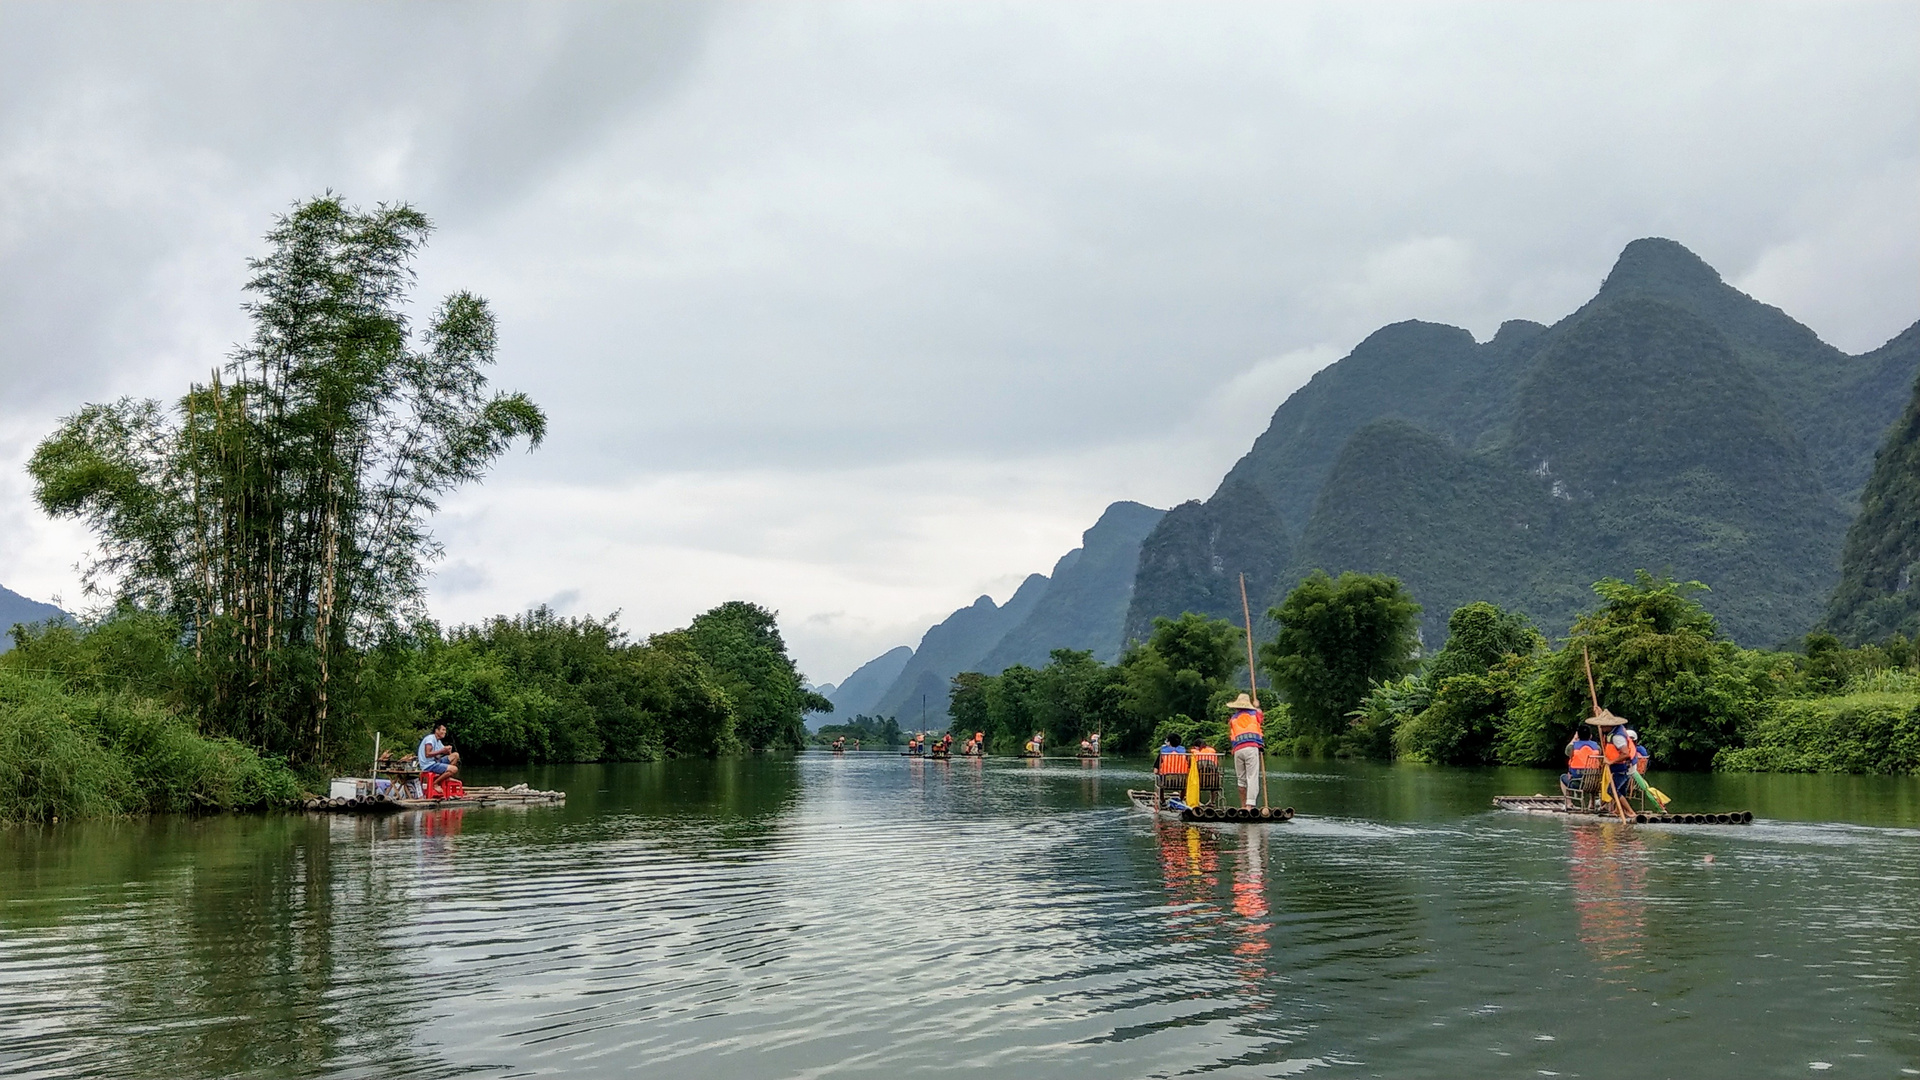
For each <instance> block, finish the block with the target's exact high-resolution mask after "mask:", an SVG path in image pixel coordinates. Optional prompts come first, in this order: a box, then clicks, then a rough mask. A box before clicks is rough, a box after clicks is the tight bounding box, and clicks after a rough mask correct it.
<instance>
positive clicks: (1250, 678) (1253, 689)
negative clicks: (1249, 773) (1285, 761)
mask: <svg viewBox="0 0 1920 1080" xmlns="http://www.w3.org/2000/svg"><path fill="white" fill-rule="evenodd" d="M1240 618H1241V620H1242V621H1243V622H1244V623H1245V624H1246V627H1247V691H1248V694H1249V696H1251V697H1252V698H1253V707H1254V708H1256V709H1257V708H1259V707H1260V680H1259V679H1258V678H1257V677H1256V675H1255V674H1254V670H1255V669H1254V666H1253V611H1252V609H1250V608H1249V607H1247V575H1245V574H1241V575H1240ZM1228 745H1229V746H1231V745H1232V744H1231V743H1229V744H1228ZM1260 805H1261V806H1262V807H1264V806H1266V805H1267V731H1266V725H1264V724H1262V725H1261V727H1260Z"/></svg>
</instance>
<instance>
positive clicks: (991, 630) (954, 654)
mask: <svg viewBox="0 0 1920 1080" xmlns="http://www.w3.org/2000/svg"><path fill="white" fill-rule="evenodd" d="M1047 584H1048V582H1047V578H1046V575H1044V574H1029V575H1027V580H1025V581H1023V582H1021V583H1020V587H1019V588H1018V589H1015V590H1014V593H1013V595H1012V596H1010V597H1008V598H1007V602H1006V603H1005V604H999V605H996V604H995V603H994V602H993V597H991V596H982V597H980V598H979V599H978V600H975V601H974V602H973V604H972V605H971V606H969V607H963V608H961V609H960V610H959V611H956V612H954V613H953V614H951V615H949V616H947V617H946V618H945V619H944V620H942V621H941V622H940V623H938V624H937V625H935V626H934V627H932V628H931V629H929V630H928V631H927V632H926V634H925V635H924V636H922V637H921V639H920V647H919V648H917V649H915V650H914V651H913V656H912V658H910V659H909V660H908V661H907V662H906V664H905V665H904V666H903V667H902V669H901V671H900V674H899V675H896V676H895V677H894V680H893V683H892V685H891V686H889V687H888V688H887V692H886V693H884V694H882V695H880V699H879V700H878V701H876V702H875V703H874V705H873V711H874V714H875V715H877V716H894V717H899V718H900V721H901V723H902V724H903V725H905V724H906V723H907V720H908V718H909V717H918V716H919V715H920V711H921V699H922V698H926V699H927V701H928V703H929V707H930V708H931V709H932V710H933V715H934V716H935V718H936V719H937V718H940V717H944V716H945V715H946V712H945V702H946V700H947V680H948V679H951V678H953V676H954V674H955V673H957V672H961V671H967V670H970V669H971V668H973V667H974V666H975V665H977V664H979V663H980V660H981V658H982V657H984V656H986V655H987V653H988V651H990V650H991V649H992V648H993V647H994V646H995V645H997V644H999V643H1000V639H1001V638H1003V637H1005V636H1006V633H1007V631H1009V630H1011V629H1013V628H1014V627H1015V626H1018V625H1019V624H1020V621H1021V620H1022V619H1025V618H1026V617H1027V615H1028V613H1029V612H1031V611H1032V610H1033V608H1034V605H1035V604H1038V603H1039V602H1040V597H1041V594H1043V593H1045V592H1046V591H1047Z"/></svg>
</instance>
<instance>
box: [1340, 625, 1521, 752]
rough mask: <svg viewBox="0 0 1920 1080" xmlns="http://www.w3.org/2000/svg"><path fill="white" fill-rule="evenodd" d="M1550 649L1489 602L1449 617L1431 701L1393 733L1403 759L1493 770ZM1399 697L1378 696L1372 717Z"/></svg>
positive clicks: (1433, 669)
mask: <svg viewBox="0 0 1920 1080" xmlns="http://www.w3.org/2000/svg"><path fill="white" fill-rule="evenodd" d="M1546 643H1547V642H1546V639H1545V638H1544V637H1542V636H1541V635H1540V632H1539V631H1538V630H1535V629H1534V628H1533V624H1532V623H1531V622H1530V621H1528V619H1527V617H1526V616H1524V615H1521V614H1519V613H1517V612H1508V611H1502V610H1500V609H1499V608H1498V607H1495V606H1494V605H1492V604H1489V603H1486V602H1485V601H1479V602H1476V603H1472V604H1467V605H1465V606H1463V607H1459V608H1455V609H1454V612H1453V614H1452V615H1450V616H1448V617H1447V643H1446V646H1445V647H1444V648H1442V649H1441V650H1440V651H1439V652H1438V653H1435V654H1434V656H1433V659H1431V660H1429V661H1428V662H1427V665H1426V669H1425V670H1424V671H1423V672H1422V673H1421V682H1422V683H1423V684H1424V689H1425V691H1426V694H1425V697H1426V700H1425V701H1424V702H1423V703H1422V704H1421V705H1420V708H1419V710H1418V712H1417V714H1416V715H1414V716H1412V717H1410V718H1408V719H1407V721H1406V722H1405V723H1403V724H1401V725H1399V726H1398V729H1397V730H1396V731H1395V732H1394V741H1395V744H1396V746H1397V748H1398V749H1399V751H1400V753H1401V754H1403V755H1405V756H1407V757H1411V758H1414V759H1416V760H1420V761H1432V762H1437V763H1440V764H1444V765H1491V764H1493V763H1494V762H1495V761H1496V760H1497V759H1498V756H1499V745H1500V744H1499V735H1500V728H1501V725H1502V724H1503V723H1504V722H1505V721H1506V719H1507V713H1508V710H1510V709H1511V708H1512V707H1513V704H1514V702H1515V701H1516V700H1517V698H1518V695H1519V693H1520V689H1521V687H1522V685H1524V684H1525V682H1526V681H1527V679H1528V678H1529V677H1530V676H1531V674H1532V671H1533V661H1534V657H1535V655H1536V654H1537V653H1538V652H1540V650H1542V649H1543V648H1545V647H1546ZM1381 685H1382V687H1389V688H1390V687H1393V686H1395V685H1396V684H1392V683H1385V684H1381ZM1394 693H1395V692H1394V691H1393V690H1391V689H1389V690H1387V692H1386V693H1385V694H1382V693H1381V691H1380V689H1379V688H1376V690H1375V691H1374V693H1373V694H1370V695H1369V697H1368V706H1367V711H1369V712H1372V711H1374V709H1375V707H1376V705H1377V702H1376V699H1377V698H1388V699H1390V698H1392V697H1393V696H1394ZM1399 696H1400V697H1401V698H1402V699H1403V700H1406V701H1408V702H1409V703H1411V702H1412V701H1414V700H1418V698H1417V697H1416V695H1413V694H1408V693H1405V692H1404V691H1402V692H1401V693H1400V695H1399ZM1369 719H1372V717H1369ZM1375 723H1376V725H1377V721H1375Z"/></svg>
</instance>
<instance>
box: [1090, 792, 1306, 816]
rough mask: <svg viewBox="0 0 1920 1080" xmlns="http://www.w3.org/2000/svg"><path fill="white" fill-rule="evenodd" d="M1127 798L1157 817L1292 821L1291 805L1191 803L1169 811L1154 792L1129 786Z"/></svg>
mask: <svg viewBox="0 0 1920 1080" xmlns="http://www.w3.org/2000/svg"><path fill="white" fill-rule="evenodd" d="M1127 798H1128V799H1130V800H1132V802H1133V805H1135V806H1137V807H1139V808H1140V809H1142V810H1150V811H1152V812H1153V814H1154V815H1155V816H1156V817H1162V818H1166V819H1169V820H1172V821H1185V822H1189V823H1192V822H1201V821H1218V822H1223V823H1244V824H1251V825H1284V824H1285V823H1287V822H1289V821H1292V820H1293V807H1291V806H1279V807H1274V806H1255V807H1252V808H1248V807H1243V806H1192V807H1188V808H1187V809H1185V810H1170V809H1168V808H1166V807H1164V806H1161V805H1160V803H1159V800H1158V799H1156V798H1154V793H1153V792H1151V791H1139V790H1137V789H1132V788H1129V789H1128V790H1127Z"/></svg>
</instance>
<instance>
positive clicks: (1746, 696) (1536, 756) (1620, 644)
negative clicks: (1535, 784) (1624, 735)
mask: <svg viewBox="0 0 1920 1080" xmlns="http://www.w3.org/2000/svg"><path fill="white" fill-rule="evenodd" d="M1705 590H1706V586H1705V585H1702V584H1700V583H1699V582H1697V581H1684V582H1676V581H1673V580H1672V579H1670V578H1665V577H1655V576H1654V575H1652V574H1649V573H1647V572H1646V571H1644V570H1641V571H1638V572H1637V573H1636V574H1635V576H1634V580H1633V581H1630V582H1629V581H1622V580H1619V579H1617V578H1608V579H1606V580H1604V581H1600V582H1598V583H1596V584H1595V585H1594V587H1593V591H1594V592H1595V593H1597V594H1599V596H1600V599H1601V605H1600V607H1599V609H1598V610H1595V611H1592V612H1589V613H1587V614H1585V615H1582V616H1581V617H1580V618H1579V619H1578V620H1576V621H1575V622H1574V624H1573V633H1572V635H1571V636H1570V637H1569V639H1568V641H1567V643H1566V645H1565V647H1563V648H1562V649H1560V651H1558V652H1556V653H1553V654H1551V655H1549V656H1546V657H1544V658H1542V659H1541V660H1540V661H1539V663H1538V665H1537V666H1536V669H1535V673H1534V675H1533V677H1532V678H1531V680H1530V681H1529V682H1528V684H1527V686H1526V687H1525V689H1524V690H1523V691H1522V693H1521V695H1520V698H1519V700H1518V702H1517V703H1516V704H1515V705H1514V706H1513V708H1512V710H1511V712H1510V714H1509V717H1508V721H1507V723H1506V724H1505V725H1503V727H1502V730H1501V735H1500V759H1501V761H1503V762H1505V763H1507V764H1510V765H1547V764H1557V763H1558V762H1559V761H1560V752H1561V748H1562V747H1563V746H1564V745H1565V743H1566V740H1567V735H1568V733H1569V732H1571V731H1572V730H1573V729H1574V726H1575V725H1576V724H1578V723H1579V722H1580V721H1582V720H1584V719H1585V718H1586V717H1588V716H1590V715H1592V713H1593V705H1592V699H1591V698H1590V696H1589V693H1588V687H1587V674H1586V665H1587V658H1588V657H1589V656H1591V657H1592V663H1593V677H1594V682H1595V684H1596V685H1597V687H1598V690H1599V695H1600V704H1601V705H1603V706H1605V707H1606V708H1607V709H1608V710H1610V711H1612V712H1614V713H1616V714H1618V715H1620V716H1624V717H1626V718H1627V720H1628V722H1629V723H1631V724H1632V725H1633V726H1634V728H1635V729H1637V730H1638V731H1639V733H1640V741H1641V742H1642V743H1643V744H1645V745H1646V746H1647V748H1648V750H1649V751H1650V752H1651V753H1652V754H1653V755H1654V757H1655V758H1656V759H1657V760H1658V762H1659V763H1660V764H1661V765H1664V766H1667V767H1671V768H1681V769H1704V768H1707V767H1708V766H1709V765H1710V764H1711V763H1712V761H1713V755H1714V754H1715V753H1716V752H1717V751H1719V750H1720V748H1722V747H1725V746H1737V745H1739V742H1740V739H1741V733H1742V730H1743V729H1744V728H1745V727H1746V726H1747V725H1748V724H1750V723H1751V722H1752V721H1753V720H1754V719H1755V717H1756V716H1757V715H1758V714H1759V712H1760V710H1761V708H1762V706H1763V704H1764V702H1765V700H1766V699H1767V698H1769V697H1771V696H1773V695H1774V694H1775V693H1777V691H1778V688H1779V687H1780V686H1781V685H1783V683H1784V680H1787V679H1789V678H1792V677H1794V676H1793V662H1792V659H1791V658H1790V657H1787V656H1784V655H1781V654H1763V653H1754V652H1747V651H1745V650H1742V649H1740V648H1739V647H1738V646H1736V645H1735V644H1734V643H1733V642H1731V641H1726V640H1723V639H1721V638H1720V636H1719V627H1718V624H1717V623H1716V622H1715V621H1714V618H1713V616H1712V615H1710V614H1708V613H1707V611H1706V609H1705V608H1703V607H1701V606H1700V604H1699V602H1698V601H1697V600H1695V599H1693V596H1692V594H1693V593H1696V592H1703V591H1705Z"/></svg>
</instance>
